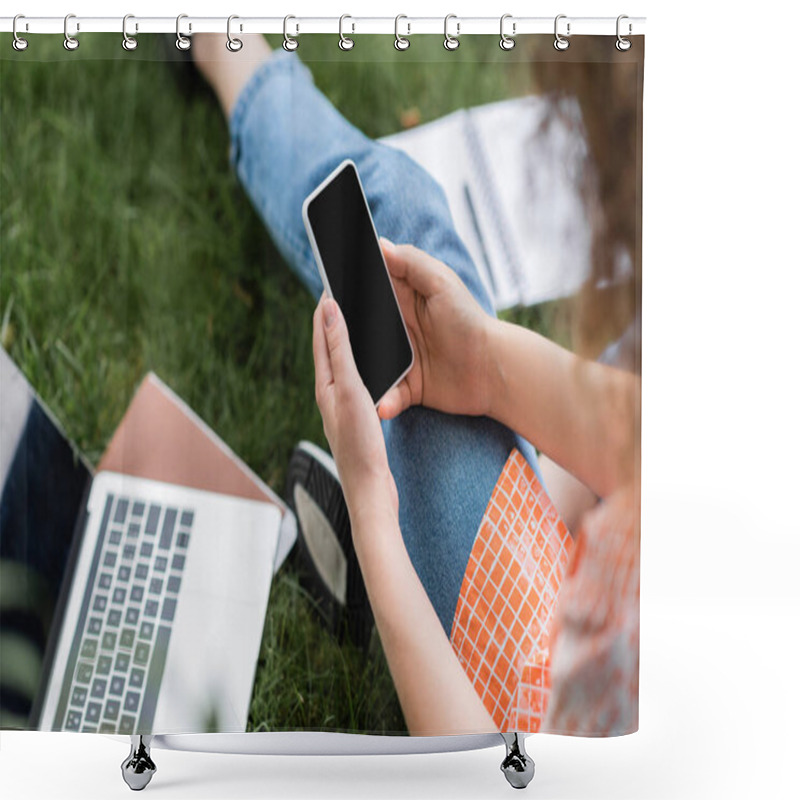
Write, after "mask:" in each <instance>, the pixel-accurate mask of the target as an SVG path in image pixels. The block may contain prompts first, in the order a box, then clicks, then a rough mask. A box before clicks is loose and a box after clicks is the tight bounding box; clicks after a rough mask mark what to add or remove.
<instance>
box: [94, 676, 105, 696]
mask: <svg viewBox="0 0 800 800" xmlns="http://www.w3.org/2000/svg"><path fill="white" fill-rule="evenodd" d="M106 686H108V681H106V680H105V679H104V678H95V679H94V683H92V697H105V696H106Z"/></svg>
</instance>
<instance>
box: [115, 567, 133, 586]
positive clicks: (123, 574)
mask: <svg viewBox="0 0 800 800" xmlns="http://www.w3.org/2000/svg"><path fill="white" fill-rule="evenodd" d="M130 577H131V568H130V567H125V566H122V567H120V568H119V572H118V573H117V580H119V581H121V582H122V583H125V581H128V580H130Z"/></svg>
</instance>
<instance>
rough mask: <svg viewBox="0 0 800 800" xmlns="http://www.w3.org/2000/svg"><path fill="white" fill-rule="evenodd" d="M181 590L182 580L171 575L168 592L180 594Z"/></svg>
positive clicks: (177, 576)
mask: <svg viewBox="0 0 800 800" xmlns="http://www.w3.org/2000/svg"><path fill="white" fill-rule="evenodd" d="M180 588H181V579H180V576H179V575H171V576H170V579H169V580H168V581H167V591H168V592H178V591H179V590H180Z"/></svg>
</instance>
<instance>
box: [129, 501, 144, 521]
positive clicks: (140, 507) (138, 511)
mask: <svg viewBox="0 0 800 800" xmlns="http://www.w3.org/2000/svg"><path fill="white" fill-rule="evenodd" d="M142 514H144V503H143V502H142V501H141V500H137V501H136V502H135V503H134V504H133V509H132V510H131V516H132V517H141V516H142Z"/></svg>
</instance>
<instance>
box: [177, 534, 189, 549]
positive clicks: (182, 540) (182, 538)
mask: <svg viewBox="0 0 800 800" xmlns="http://www.w3.org/2000/svg"><path fill="white" fill-rule="evenodd" d="M177 544H178V547H180V548H182V549H184V550H185V549H186V548H187V547H188V546H189V534H188V533H185V532H182V533H179V534H178V542H177Z"/></svg>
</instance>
